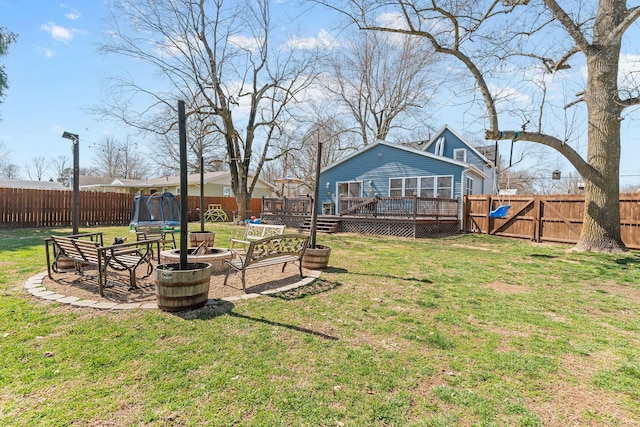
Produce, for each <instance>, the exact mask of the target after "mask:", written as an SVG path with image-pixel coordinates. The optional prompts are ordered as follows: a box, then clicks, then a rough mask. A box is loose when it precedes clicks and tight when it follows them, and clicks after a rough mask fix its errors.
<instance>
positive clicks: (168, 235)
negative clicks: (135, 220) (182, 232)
mask: <svg viewBox="0 0 640 427" xmlns="http://www.w3.org/2000/svg"><path fill="white" fill-rule="evenodd" d="M154 239H160V245H161V246H162V249H164V248H165V247H166V246H170V247H171V248H172V249H175V248H176V238H175V235H174V230H168V229H165V228H162V227H159V226H146V225H140V226H137V227H136V240H137V241H142V240H154Z"/></svg>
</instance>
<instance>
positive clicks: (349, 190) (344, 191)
mask: <svg viewBox="0 0 640 427" xmlns="http://www.w3.org/2000/svg"><path fill="white" fill-rule="evenodd" d="M338 195H339V196H340V197H362V182H360V181H351V182H339V183H338Z"/></svg>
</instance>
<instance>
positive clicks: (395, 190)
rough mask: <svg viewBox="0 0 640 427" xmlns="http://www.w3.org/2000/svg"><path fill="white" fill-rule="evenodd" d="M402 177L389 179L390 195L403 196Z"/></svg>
mask: <svg viewBox="0 0 640 427" xmlns="http://www.w3.org/2000/svg"><path fill="white" fill-rule="evenodd" d="M403 181H404V180H403V179H402V178H391V179H390V180H389V196H391V197H401V196H402V195H403V194H404V193H403V191H402V182H403Z"/></svg>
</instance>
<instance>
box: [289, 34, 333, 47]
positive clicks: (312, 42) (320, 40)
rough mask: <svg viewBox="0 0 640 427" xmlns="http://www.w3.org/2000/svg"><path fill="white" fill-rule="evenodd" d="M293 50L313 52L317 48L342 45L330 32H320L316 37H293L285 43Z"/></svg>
mask: <svg viewBox="0 0 640 427" xmlns="http://www.w3.org/2000/svg"><path fill="white" fill-rule="evenodd" d="M285 46H286V47H289V48H291V49H301V50H311V49H316V48H336V47H339V46H340V43H338V41H337V40H336V39H335V38H334V37H332V36H331V35H330V34H329V32H328V31H325V30H320V31H319V32H318V34H317V35H316V36H314V37H302V38H300V37H293V38H291V39H289V40H287V42H286V43H285Z"/></svg>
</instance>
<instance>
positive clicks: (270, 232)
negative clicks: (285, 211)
mask: <svg viewBox="0 0 640 427" xmlns="http://www.w3.org/2000/svg"><path fill="white" fill-rule="evenodd" d="M284 228H285V226H284V225H271V224H252V223H249V224H247V228H245V230H244V236H243V237H242V238H241V239H236V238H231V239H229V240H230V242H231V244H230V246H229V249H233V246H234V245H235V244H236V243H239V244H241V245H242V248H243V249H245V250H246V248H247V245H248V244H250V243H251V242H253V241H255V240H260V239H264V238H265V237H270V236H278V235H282V234H284Z"/></svg>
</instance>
